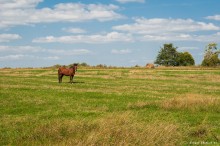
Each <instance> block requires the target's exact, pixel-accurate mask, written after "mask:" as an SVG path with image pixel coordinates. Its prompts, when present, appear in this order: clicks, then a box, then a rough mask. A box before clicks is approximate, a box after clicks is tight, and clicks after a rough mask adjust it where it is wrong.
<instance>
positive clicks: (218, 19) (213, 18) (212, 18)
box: [206, 15, 220, 21]
mask: <svg viewBox="0 0 220 146" xmlns="http://www.w3.org/2000/svg"><path fill="white" fill-rule="evenodd" d="M206 19H210V20H216V21H220V15H214V16H207V17H206Z"/></svg>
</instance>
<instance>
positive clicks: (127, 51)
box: [111, 49, 131, 54]
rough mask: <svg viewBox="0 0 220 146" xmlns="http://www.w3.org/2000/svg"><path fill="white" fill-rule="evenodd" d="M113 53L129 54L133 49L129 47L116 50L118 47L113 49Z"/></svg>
mask: <svg viewBox="0 0 220 146" xmlns="http://www.w3.org/2000/svg"><path fill="white" fill-rule="evenodd" d="M111 53H112V54H129V53H131V50H129V49H122V50H116V49H113V50H112V51H111Z"/></svg>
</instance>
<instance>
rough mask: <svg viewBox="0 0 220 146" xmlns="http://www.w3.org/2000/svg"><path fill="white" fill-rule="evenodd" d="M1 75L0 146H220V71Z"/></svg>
mask: <svg viewBox="0 0 220 146" xmlns="http://www.w3.org/2000/svg"><path fill="white" fill-rule="evenodd" d="M68 82H69V77H64V78H63V83H62V84H59V83H58V79H57V70H56V69H0V145H54V144H56V145H189V144H192V143H197V144H198V143H199V144H201V143H202V142H206V143H209V144H220V124H219V123H220V70H219V69H215V68H206V69H204V68H157V69H153V70H149V69H144V68H115V69H100V68H78V72H77V74H76V76H75V77H74V84H70V83H68Z"/></svg>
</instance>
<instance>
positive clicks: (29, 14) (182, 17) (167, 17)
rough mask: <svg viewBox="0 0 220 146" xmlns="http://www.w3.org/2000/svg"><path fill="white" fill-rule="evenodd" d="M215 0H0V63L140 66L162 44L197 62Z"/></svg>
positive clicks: (215, 35) (216, 19)
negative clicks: (187, 55)
mask: <svg viewBox="0 0 220 146" xmlns="http://www.w3.org/2000/svg"><path fill="white" fill-rule="evenodd" d="M219 7H220V0H0V68H3V67H12V68H16V67H48V66H53V65H55V64H60V65H69V64H72V63H83V62H85V63H87V64H89V65H98V64H106V65H108V66H124V67H130V66H135V65H139V66H145V65H146V64H147V63H153V62H154V61H155V60H156V57H157V54H158V52H159V51H160V49H161V47H163V45H164V44H165V43H172V44H173V45H174V47H177V51H179V52H186V51H187V52H189V53H191V54H192V56H193V58H194V59H195V62H196V64H197V65H199V64H201V62H202V60H203V56H204V50H205V47H206V46H207V45H208V44H209V43H212V42H215V43H217V44H218V48H220V9H219Z"/></svg>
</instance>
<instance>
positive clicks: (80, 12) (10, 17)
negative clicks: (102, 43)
mask: <svg viewBox="0 0 220 146" xmlns="http://www.w3.org/2000/svg"><path fill="white" fill-rule="evenodd" d="M41 1H42V0H33V1H30V0H22V1H18V0H17V1H16V0H8V1H6V0H3V1H0V5H1V9H0V28H7V27H10V26H16V25H29V24H35V23H51V22H82V21H87V20H98V21H109V20H115V19H120V18H123V17H124V16H122V15H120V14H118V13H117V12H116V10H117V9H119V8H118V7H117V6H115V5H112V4H110V5H103V4H81V3H60V4H57V5H55V6H54V7H53V8H48V7H45V8H41V9H37V8H36V7H37V5H38V3H39V2H41Z"/></svg>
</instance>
